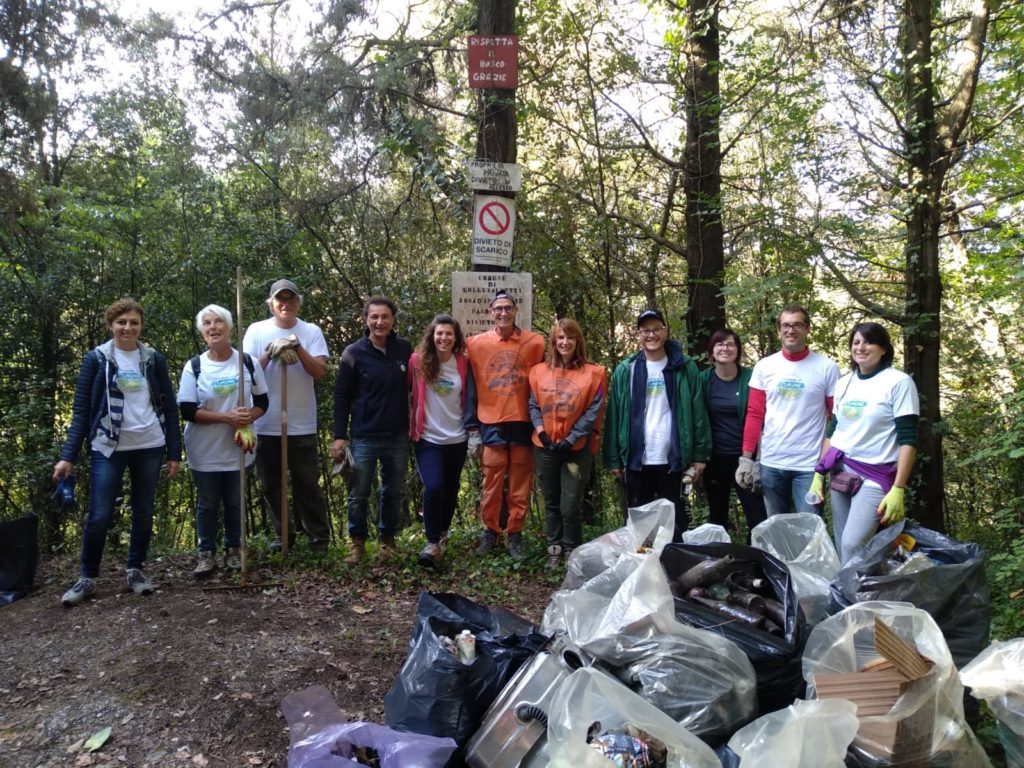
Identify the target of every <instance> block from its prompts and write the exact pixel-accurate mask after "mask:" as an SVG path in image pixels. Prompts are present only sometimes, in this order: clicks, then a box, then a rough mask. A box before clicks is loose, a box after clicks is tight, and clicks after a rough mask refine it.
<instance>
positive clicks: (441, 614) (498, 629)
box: [384, 592, 548, 745]
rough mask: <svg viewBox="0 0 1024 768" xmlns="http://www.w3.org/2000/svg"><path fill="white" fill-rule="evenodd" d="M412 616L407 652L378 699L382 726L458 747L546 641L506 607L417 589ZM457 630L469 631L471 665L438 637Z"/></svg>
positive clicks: (453, 635)
mask: <svg viewBox="0 0 1024 768" xmlns="http://www.w3.org/2000/svg"><path fill="white" fill-rule="evenodd" d="M416 613H417V620H416V627H415V629H414V630H413V634H412V637H411V639H410V640H409V654H408V656H407V657H406V659H405V663H404V664H403V665H402V669H401V670H400V671H399V673H398V678H397V679H396V680H395V684H394V685H393V686H392V688H391V690H390V691H388V693H387V695H386V696H385V697H384V714H385V717H386V720H387V724H388V725H389V726H391V727H392V728H395V729H397V730H400V731H411V732H413V733H422V734H426V735H428V736H447V737H450V738H452V739H455V741H457V742H458V743H459V744H460V745H461V744H465V742H466V741H468V740H469V738H470V737H471V736H472V735H473V734H474V733H475V732H476V731H477V729H478V728H479V727H480V723H481V721H482V720H483V716H484V714H485V713H486V712H487V708H488V707H490V705H491V703H492V702H493V701H494V699H495V698H497V696H498V694H499V693H501V690H502V688H504V687H505V685H506V683H508V682H509V680H510V679H511V678H512V676H513V675H514V674H515V673H516V672H517V671H518V670H519V668H520V667H521V666H522V665H523V664H524V663H526V662H527V661H529V659H530V658H532V657H533V655H534V654H535V653H537V651H539V650H540V649H541V648H543V647H544V645H545V644H546V643H547V641H548V638H547V637H545V636H544V635H542V634H540V633H539V632H537V631H536V627H535V626H534V625H533V624H531V623H530V622H528V621H526V620H525V619H523V618H521V617H519V616H516V615H515V614H514V613H512V612H510V611H507V610H505V609H503V608H497V609H489V608H486V607H485V606H482V605H479V604H477V603H474V602H473V601H472V600H469V599H468V598H465V597H462V596H460V595H453V594H445V593H442V594H433V593H429V592H421V593H420V601H419V605H418V607H417V611H416ZM464 629H468V630H470V631H471V632H472V633H473V634H474V635H475V636H476V659H475V660H474V661H473V662H472V663H470V664H463V663H462V662H461V661H459V659H457V658H456V657H455V656H453V655H452V653H451V652H450V651H448V650H447V649H446V648H445V647H444V645H442V643H441V640H440V637H441V636H442V635H444V636H447V637H455V636H456V635H458V634H459V633H460V632H461V631H462V630H464Z"/></svg>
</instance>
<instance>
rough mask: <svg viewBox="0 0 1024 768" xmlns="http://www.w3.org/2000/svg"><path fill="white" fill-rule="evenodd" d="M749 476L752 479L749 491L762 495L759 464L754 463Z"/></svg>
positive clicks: (758, 462) (757, 462)
mask: <svg viewBox="0 0 1024 768" xmlns="http://www.w3.org/2000/svg"><path fill="white" fill-rule="evenodd" d="M750 476H751V478H752V479H753V481H754V482H753V484H752V485H751V486H750V490H752V491H753V492H754V493H756V494H758V495H760V494H762V493H764V488H763V487H762V486H761V462H760V461H755V462H754V465H753V467H752V468H751V470H750Z"/></svg>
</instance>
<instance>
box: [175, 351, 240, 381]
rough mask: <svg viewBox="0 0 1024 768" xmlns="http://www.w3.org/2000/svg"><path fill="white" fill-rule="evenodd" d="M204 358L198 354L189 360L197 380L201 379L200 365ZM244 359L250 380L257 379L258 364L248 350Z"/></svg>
mask: <svg viewBox="0 0 1024 768" xmlns="http://www.w3.org/2000/svg"><path fill="white" fill-rule="evenodd" d="M201 360H202V356H201V355H196V356H195V357H193V358H192V360H190V361H189V362H190V363H191V364H192V375H193V376H195V377H196V381H199V367H200V363H201ZM242 360H243V361H244V362H245V368H246V370H247V371H249V380H250V381H255V377H256V364H255V363H253V361H252V355H250V354H249V353H248V352H243V353H242Z"/></svg>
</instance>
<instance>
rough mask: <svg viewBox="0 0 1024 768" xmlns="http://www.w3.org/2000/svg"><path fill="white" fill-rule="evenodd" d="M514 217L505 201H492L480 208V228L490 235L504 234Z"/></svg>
mask: <svg viewBox="0 0 1024 768" xmlns="http://www.w3.org/2000/svg"><path fill="white" fill-rule="evenodd" d="M511 221H512V217H511V216H510V215H509V212H508V208H507V207H505V204H504V203H499V202H498V201H496V200H495V201H492V202H490V203H487V205H485V206H483V207H482V208H481V209H480V228H481V229H482V230H483V231H484V232H486V233H487V234H488V235H503V234H505V233H506V232H507V231H508V225H509V224H510V223H511Z"/></svg>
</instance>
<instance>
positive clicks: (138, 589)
mask: <svg viewBox="0 0 1024 768" xmlns="http://www.w3.org/2000/svg"><path fill="white" fill-rule="evenodd" d="M125 573H126V575H127V577H128V586H129V588H131V590H132V592H134V593H135V594H136V595H151V594H153V591H154V589H155V587H154V586H153V582H151V581H150V580H149V579H147V578H146V574H144V573H143V572H142V571H140V570H139V569H138V568H129V569H128V570H127V571H126V572H125Z"/></svg>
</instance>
